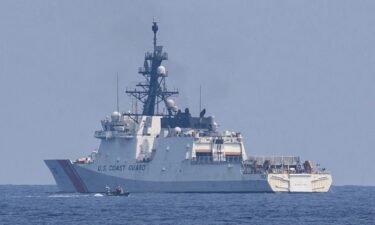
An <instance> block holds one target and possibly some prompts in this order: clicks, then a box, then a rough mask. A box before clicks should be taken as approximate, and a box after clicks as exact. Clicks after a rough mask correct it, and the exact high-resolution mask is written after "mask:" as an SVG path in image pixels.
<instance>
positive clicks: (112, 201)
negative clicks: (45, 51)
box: [0, 185, 375, 225]
mask: <svg viewBox="0 0 375 225" xmlns="http://www.w3.org/2000/svg"><path fill="white" fill-rule="evenodd" d="M0 224H277V225H283V224H288V225H289V224H292V225H297V224H330V225H332V224H340V225H341V224H360V225H362V224H375V187H357V186H342V187H341V186H340V187H332V188H331V191H330V192H329V193H323V194H281V193H276V194H275V193H255V194H250V193H249V194H152V193H146V194H135V193H134V194H131V195H130V196H129V197H104V196H102V197H100V196H95V194H77V193H72V194H67V193H59V192H57V187H56V186H47V185H41V186H18V185H16V186H13V185H2V186H1V185H0Z"/></svg>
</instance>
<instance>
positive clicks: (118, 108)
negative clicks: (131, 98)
mask: <svg viewBox="0 0 375 225" xmlns="http://www.w3.org/2000/svg"><path fill="white" fill-rule="evenodd" d="M116 87H117V90H116V97H117V112H120V106H119V96H118V72H117V82H116Z"/></svg>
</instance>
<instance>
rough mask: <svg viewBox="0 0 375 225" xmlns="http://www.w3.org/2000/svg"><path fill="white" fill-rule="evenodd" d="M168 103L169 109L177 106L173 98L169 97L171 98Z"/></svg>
mask: <svg viewBox="0 0 375 225" xmlns="http://www.w3.org/2000/svg"><path fill="white" fill-rule="evenodd" d="M166 105H167V108H168V109H171V108H173V107H175V106H176V102H175V101H174V100H173V99H171V98H169V99H167V104H166Z"/></svg>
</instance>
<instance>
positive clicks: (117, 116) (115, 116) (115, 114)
mask: <svg viewBox="0 0 375 225" xmlns="http://www.w3.org/2000/svg"><path fill="white" fill-rule="evenodd" d="M120 117H121V114H120V113H119V112H117V111H114V112H113V113H112V114H111V119H112V121H119V120H120Z"/></svg>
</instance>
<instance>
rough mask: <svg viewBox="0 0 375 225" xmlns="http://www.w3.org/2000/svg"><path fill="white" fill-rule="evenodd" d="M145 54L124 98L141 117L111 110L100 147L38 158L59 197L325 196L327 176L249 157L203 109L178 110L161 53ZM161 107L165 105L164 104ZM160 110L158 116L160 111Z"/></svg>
mask: <svg viewBox="0 0 375 225" xmlns="http://www.w3.org/2000/svg"><path fill="white" fill-rule="evenodd" d="M152 31H153V33H154V40H153V47H154V49H153V52H147V53H146V54H145V60H144V66H143V67H141V68H139V71H138V72H139V74H141V75H142V76H143V77H144V81H143V82H140V83H138V84H137V85H136V87H135V88H134V89H131V90H127V91H126V93H127V94H128V95H130V96H132V97H134V98H135V99H136V101H137V102H138V103H141V104H142V106H143V110H142V112H140V113H138V112H137V110H134V112H128V113H121V112H119V111H118V110H117V111H115V112H113V113H112V114H111V116H110V117H107V118H106V119H104V120H102V121H101V125H102V129H101V130H99V131H95V134H94V136H95V138H98V139H100V141H101V143H100V146H99V149H98V150H97V151H94V152H92V153H91V154H90V155H89V156H87V157H82V158H80V159H77V160H74V161H71V160H68V159H52V160H45V163H46V164H47V166H48V168H49V169H50V170H51V172H52V174H53V177H54V178H55V180H56V183H57V186H58V187H59V189H60V190H61V191H63V192H103V191H104V188H105V187H106V186H111V187H115V186H118V185H121V186H123V187H125V189H126V190H127V191H129V192H327V191H328V190H329V188H330V186H331V183H332V177H331V174H329V173H328V172H326V171H325V170H324V169H319V168H314V166H313V163H312V162H311V161H309V160H307V161H301V160H300V158H299V157H295V156H292V157H285V156H284V157H283V156H279V157H255V156H249V155H248V154H247V153H246V151H245V147H244V144H243V138H242V136H241V133H239V132H236V131H224V132H219V131H218V129H217V123H216V122H215V119H214V117H212V116H206V115H205V112H206V110H202V112H201V113H200V115H197V116H193V115H192V114H191V113H190V111H189V109H188V108H186V109H184V110H179V109H178V108H177V106H176V103H175V101H174V100H173V97H175V96H176V95H177V94H178V91H176V90H174V91H170V90H168V89H167V86H166V78H167V77H168V73H167V70H166V68H165V67H164V66H163V65H162V62H163V60H167V59H168V55H167V53H166V52H164V51H163V46H160V45H157V40H156V34H157V31H158V25H157V23H156V22H154V23H153V26H152ZM163 106H164V107H163ZM159 107H160V108H164V109H165V110H164V113H160V112H159Z"/></svg>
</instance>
